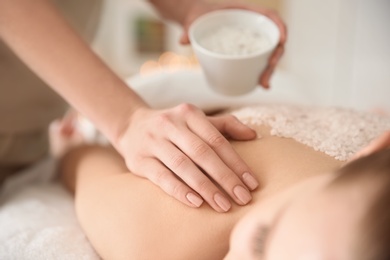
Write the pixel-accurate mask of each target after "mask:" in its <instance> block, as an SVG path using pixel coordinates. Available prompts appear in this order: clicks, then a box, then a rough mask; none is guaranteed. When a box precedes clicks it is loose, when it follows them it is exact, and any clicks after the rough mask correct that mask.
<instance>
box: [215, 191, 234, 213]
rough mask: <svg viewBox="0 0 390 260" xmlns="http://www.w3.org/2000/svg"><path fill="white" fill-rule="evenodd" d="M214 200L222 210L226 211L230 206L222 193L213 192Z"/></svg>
mask: <svg viewBox="0 0 390 260" xmlns="http://www.w3.org/2000/svg"><path fill="white" fill-rule="evenodd" d="M214 201H215V202H216V203H217V205H218V206H219V207H220V208H221V209H222V210H223V211H225V212H226V211H228V210H229V209H230V207H231V206H232V205H231V204H230V202H229V200H228V199H226V198H225V197H224V196H223V195H222V194H220V193H215V195H214Z"/></svg>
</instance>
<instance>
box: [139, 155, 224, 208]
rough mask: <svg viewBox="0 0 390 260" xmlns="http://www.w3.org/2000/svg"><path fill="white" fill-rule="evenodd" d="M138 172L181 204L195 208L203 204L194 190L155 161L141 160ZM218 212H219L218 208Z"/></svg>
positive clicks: (149, 159)
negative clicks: (142, 173)
mask: <svg viewBox="0 0 390 260" xmlns="http://www.w3.org/2000/svg"><path fill="white" fill-rule="evenodd" d="M138 170H139V171H141V172H145V173H147V174H146V176H145V177H147V178H148V179H149V180H150V181H152V182H153V183H154V184H156V185H157V186H159V187H160V188H161V189H162V190H163V191H164V192H166V193H167V194H169V195H170V196H172V197H174V198H175V199H177V200H179V201H181V202H182V203H184V204H186V205H188V206H190V207H195V208H198V207H200V206H201V205H202V204H203V199H202V198H201V197H200V196H199V195H198V194H197V193H196V192H195V191H194V190H192V189H191V188H190V187H188V185H186V184H185V183H183V181H181V180H180V179H179V178H177V176H176V175H175V174H173V173H172V172H171V171H170V170H169V169H168V168H167V167H166V166H165V165H164V164H162V163H161V162H160V161H158V160H157V159H152V158H147V159H145V160H142V161H141V162H140V164H139V166H138ZM218 210H219V211H221V210H220V209H219V208H218Z"/></svg>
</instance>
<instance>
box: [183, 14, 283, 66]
mask: <svg viewBox="0 0 390 260" xmlns="http://www.w3.org/2000/svg"><path fill="white" fill-rule="evenodd" d="M237 13H246V14H250V15H252V16H253V15H255V16H257V17H262V19H264V20H266V21H267V22H269V23H271V24H273V26H275V28H276V32H277V41H276V43H273V44H271V45H270V46H269V47H268V48H266V49H265V50H259V51H256V52H253V53H250V54H244V55H228V54H222V53H216V52H213V51H210V50H209V49H207V48H205V47H203V46H202V45H201V44H200V43H199V41H198V40H196V39H195V37H194V31H195V29H196V26H197V25H198V24H200V23H202V22H203V21H204V20H206V19H209V18H210V17H213V16H216V15H221V14H228V15H229V14H232V15H234V14H237ZM188 35H189V38H190V43H191V45H192V46H193V47H196V48H197V49H198V50H200V51H202V52H203V53H204V54H206V55H208V56H211V57H214V58H219V59H227V60H241V59H248V58H254V57H257V56H259V55H264V54H267V53H269V52H270V51H272V50H273V49H275V47H276V46H277V45H278V43H279V41H280V30H279V27H278V26H277V25H276V23H275V22H274V21H272V20H271V19H270V18H269V17H267V16H265V15H263V14H261V13H258V12H255V11H252V10H246V9H239V8H230V9H223V10H216V11H211V12H208V13H206V14H204V15H201V16H199V17H198V18H197V19H196V20H195V21H193V22H192V23H191V25H190V28H189V30H188Z"/></svg>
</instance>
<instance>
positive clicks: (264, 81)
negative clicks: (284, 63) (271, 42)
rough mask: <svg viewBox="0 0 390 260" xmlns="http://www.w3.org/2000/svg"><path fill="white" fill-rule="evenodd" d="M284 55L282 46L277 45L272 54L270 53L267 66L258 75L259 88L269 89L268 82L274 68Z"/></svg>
mask: <svg viewBox="0 0 390 260" xmlns="http://www.w3.org/2000/svg"><path fill="white" fill-rule="evenodd" d="M283 53H284V45H281V44H279V45H278V46H277V47H276V49H275V50H274V52H273V53H272V55H271V57H270V58H269V60H268V65H267V67H266V68H265V70H264V71H263V73H262V74H261V75H260V80H259V83H260V86H262V87H263V88H265V89H269V88H270V80H271V77H272V74H273V73H274V71H275V67H276V65H277V64H278V62H279V60H280V58H281V57H282V55H283Z"/></svg>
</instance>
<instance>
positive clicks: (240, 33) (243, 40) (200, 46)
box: [189, 9, 280, 96]
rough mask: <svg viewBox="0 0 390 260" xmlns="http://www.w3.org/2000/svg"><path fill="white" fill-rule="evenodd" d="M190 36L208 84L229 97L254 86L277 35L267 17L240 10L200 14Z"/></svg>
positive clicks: (248, 90) (275, 28)
mask: <svg viewBox="0 0 390 260" xmlns="http://www.w3.org/2000/svg"><path fill="white" fill-rule="evenodd" d="M189 35H190V40H191V44H192V46H193V49H194V52H195V55H196V56H197V58H198V60H199V63H200V65H201V66H202V69H203V71H204V73H205V76H206V78H207V81H208V83H209V85H210V87H211V88H212V89H214V90H215V91H217V92H219V93H221V94H224V95H230V96H234V95H242V94H245V93H248V92H250V91H252V90H253V89H255V88H256V86H257V85H258V81H259V77H260V75H261V73H262V72H263V70H264V69H265V67H266V66H267V63H268V59H269V57H270V55H271V53H272V51H273V50H274V49H275V47H276V45H277V44H278V42H279V38H280V32H279V29H278V27H277V25H276V24H275V23H274V22H273V21H271V20H270V19H269V18H268V17H266V16H264V15H261V14H259V13H256V12H252V11H247V10H239V9H226V10H219V11H215V12H210V13H207V14H205V15H203V16H201V17H199V18H198V19H197V20H196V21H195V22H194V23H193V24H192V25H191V27H190V30H189Z"/></svg>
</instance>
